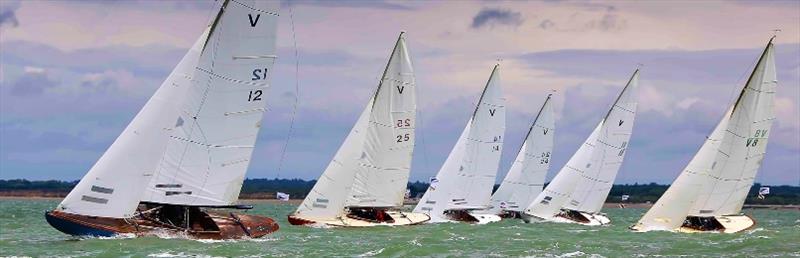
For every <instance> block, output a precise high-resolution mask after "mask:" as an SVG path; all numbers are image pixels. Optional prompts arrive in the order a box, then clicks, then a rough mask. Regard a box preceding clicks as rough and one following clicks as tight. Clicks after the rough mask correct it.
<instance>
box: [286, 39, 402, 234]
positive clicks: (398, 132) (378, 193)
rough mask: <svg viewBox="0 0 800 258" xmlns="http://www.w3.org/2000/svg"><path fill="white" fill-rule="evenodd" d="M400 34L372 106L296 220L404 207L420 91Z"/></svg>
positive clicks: (348, 137)
mask: <svg viewBox="0 0 800 258" xmlns="http://www.w3.org/2000/svg"><path fill="white" fill-rule="evenodd" d="M414 81H415V79H414V72H413V69H412V65H411V58H410V55H409V53H408V49H407V47H406V42H405V34H404V33H401V34H400V37H399V38H398V40H397V43H396V44H395V47H394V50H393V51H392V54H391V56H390V57H389V62H388V64H387V66H386V70H385V71H384V74H383V77H382V79H381V81H380V83H379V85H378V89H377V90H376V92H375V94H374V95H373V97H372V98H371V99H370V101H369V104H368V105H367V107H366V108H365V109H364V111H363V112H362V113H361V116H360V117H359V119H358V122H356V124H355V126H354V127H353V129H352V130H351V131H350V134H349V135H348V136H347V138H346V139H345V141H344V143H342V145H341V147H340V148H339V150H338V151H337V153H336V155H335V156H334V158H333V160H332V161H331V162H330V164H329V165H328V167H327V168H326V169H325V172H323V174H322V176H321V177H320V178H319V180H318V181H317V183H316V184H315V185H314V188H312V190H311V192H310V193H309V194H308V196H307V197H306V199H305V200H303V203H302V204H301V205H300V207H298V209H297V212H296V213H295V215H297V216H302V217H303V218H307V219H333V218H337V217H339V216H341V215H342V213H343V212H344V208H345V207H347V206H368V207H393V206H401V205H402V202H403V197H404V194H405V187H406V184H407V182H408V176H409V169H410V166H411V156H412V151H413V148H414V139H415V137H414V127H415V125H416V87H415V82H414Z"/></svg>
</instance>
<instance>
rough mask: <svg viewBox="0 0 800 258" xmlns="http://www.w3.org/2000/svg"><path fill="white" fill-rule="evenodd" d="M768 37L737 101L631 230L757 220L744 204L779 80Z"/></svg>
mask: <svg viewBox="0 0 800 258" xmlns="http://www.w3.org/2000/svg"><path fill="white" fill-rule="evenodd" d="M772 39H774V37H773V38H771V39H770V40H769V43H767V46H766V48H764V51H763V53H762V54H761V57H760V58H759V60H758V63H757V64H756V66H755V68H754V69H753V73H752V74H751V75H750V78H749V79H748V80H747V83H746V84H745V85H744V88H743V89H742V90H741V92H740V94H739V97H738V98H737V99H736V103H734V104H733V105H732V106H731V107H730V108H729V109H728V111H727V112H726V113H725V115H724V116H723V117H722V120H721V121H720V122H719V123H718V124H717V126H716V127H715V128H714V131H712V132H711V135H709V136H708V139H706V141H705V143H704V144H703V146H702V147H700V150H698V151H697V154H695V156H694V158H692V160H691V161H690V162H689V164H688V165H687V166H686V168H685V169H684V170H683V172H681V174H680V175H679V176H678V178H677V179H675V182H673V183H672V185H671V186H670V187H669V189H667V191H666V192H665V193H664V195H662V196H661V198H659V199H658V201H657V202H656V203H655V204H654V205H653V207H652V208H650V210H648V211H647V213H646V214H645V215H644V216H643V217H642V218H641V219H640V220H639V222H637V223H636V224H635V225H633V226H632V227H631V229H632V230H634V231H651V230H668V231H678V232H724V233H735V232H740V231H742V230H746V229H748V228H751V227H753V226H754V225H755V221H754V220H753V219H752V218H751V217H749V216H747V215H745V214H742V205H744V201H745V198H747V193H748V192H749V191H750V187H751V186H752V185H753V181H754V180H755V176H756V173H757V172H758V168H759V167H760V166H761V162H762V161H763V160H764V155H765V154H766V148H767V140H768V132H769V130H770V127H772V122H773V121H774V120H775V116H774V111H773V108H774V102H773V100H774V98H775V91H776V89H777V87H778V80H777V74H776V71H775V53H774V52H775V50H774V47H773V44H772Z"/></svg>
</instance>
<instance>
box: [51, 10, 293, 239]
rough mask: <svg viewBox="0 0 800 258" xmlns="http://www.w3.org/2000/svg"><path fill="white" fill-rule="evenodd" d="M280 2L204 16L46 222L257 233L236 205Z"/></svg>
mask: <svg viewBox="0 0 800 258" xmlns="http://www.w3.org/2000/svg"><path fill="white" fill-rule="evenodd" d="M278 7H279V4H278V3H277V2H267V1H257V0H228V1H225V2H224V3H222V5H221V7H220V9H219V11H218V13H217V15H216V17H215V18H214V19H213V22H212V23H211V24H210V25H209V26H208V28H207V29H206V31H205V32H204V33H203V35H202V36H201V37H200V38H199V39H198V40H197V41H196V42H195V43H194V45H193V46H192V47H191V49H189V51H188V53H187V54H186V55H185V56H184V57H183V59H182V60H181V61H180V63H179V64H178V65H177V66H176V67H175V69H174V70H173V71H172V73H171V74H170V75H169V76H168V77H167V79H166V80H165V81H164V83H163V84H162V85H161V87H159V89H158V90H157V91H156V93H155V94H154V95H153V96H152V97H151V98H150V100H149V101H148V102H147V103H146V104H145V105H144V107H143V108H142V110H141V111H140V112H139V113H138V114H137V115H136V117H134V118H133V120H132V121H131V123H130V124H129V125H128V127H127V128H125V130H124V131H123V132H122V134H120V136H119V137H118V138H117V139H116V141H114V143H113V144H112V145H111V147H109V149H108V150H107V151H106V152H105V153H104V154H103V156H102V157H100V159H99V160H98V161H97V163H95V165H94V166H93V167H92V168H91V169H90V170H89V172H88V173H87V174H86V175H85V176H84V177H83V179H81V181H80V182H79V183H78V185H77V186H75V188H74V189H73V190H72V191H71V192H70V193H69V194H68V195H67V197H66V198H65V199H64V200H63V201H62V202H61V203H60V204H59V205H58V207H57V208H56V209H55V210H53V211H50V212H47V213H46V216H45V217H46V219H47V222H48V223H50V225H51V226H53V227H54V228H56V229H58V230H60V231H62V232H64V233H67V234H71V235H79V236H112V235H116V234H124V233H132V234H136V235H150V234H154V233H156V232H159V233H160V232H166V233H175V234H186V235H188V236H189V237H194V238H210V239H229V238H244V237H251V238H254V237H261V236H264V235H266V234H269V233H271V232H274V231H276V230H278V224H277V223H275V221H273V220H272V219H270V218H267V217H262V216H256V215H245V214H236V213H233V212H224V211H222V210H219V211H213V210H215V209H230V208H233V209H243V208H249V207H246V206H241V205H237V204H236V203H237V200H238V196H239V192H240V191H241V187H242V182H243V180H244V177H245V173H246V172H247V167H248V166H249V164H250V159H251V155H252V151H253V147H254V144H255V141H256V136H257V135H258V131H259V129H260V127H261V119H262V117H263V113H264V111H265V110H266V101H265V100H264V99H266V95H265V93H266V92H265V91H266V89H267V88H268V86H269V81H270V79H271V73H272V66H273V64H274V62H275V58H276V56H275V44H276V31H277V18H278V13H277V10H278Z"/></svg>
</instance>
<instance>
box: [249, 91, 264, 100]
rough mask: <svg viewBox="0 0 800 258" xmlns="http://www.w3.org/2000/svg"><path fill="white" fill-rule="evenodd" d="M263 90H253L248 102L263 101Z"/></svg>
mask: <svg viewBox="0 0 800 258" xmlns="http://www.w3.org/2000/svg"><path fill="white" fill-rule="evenodd" d="M261 94H262V91H261V90H251V91H250V96H247V101H259V100H261Z"/></svg>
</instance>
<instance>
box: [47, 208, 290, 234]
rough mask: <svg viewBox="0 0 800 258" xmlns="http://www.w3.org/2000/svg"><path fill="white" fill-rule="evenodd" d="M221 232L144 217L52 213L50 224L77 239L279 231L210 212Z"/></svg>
mask: <svg viewBox="0 0 800 258" xmlns="http://www.w3.org/2000/svg"><path fill="white" fill-rule="evenodd" d="M207 215H208V216H209V217H210V219H211V220H213V223H214V224H215V226H216V228H218V230H198V229H186V228H181V227H176V226H173V225H167V224H164V223H159V222H157V221H153V220H149V219H146V218H142V217H134V218H126V219H120V218H106V217H95V216H85V215H78V214H71V213H66V212H61V211H50V212H47V213H46V214H45V218H46V219H47V222H48V223H50V225H51V226H53V227H54V228H55V229H57V230H59V231H61V232H64V233H66V234H70V235H75V236H115V235H120V234H131V235H135V236H148V235H156V234H160V233H167V234H175V235H186V236H188V237H191V238H198V239H240V238H258V237H263V236H265V235H267V234H269V233H272V232H275V231H277V230H278V228H279V227H278V223H276V222H275V221H274V220H273V219H271V218H267V217H262V216H256V215H245V214H234V213H228V214H225V213H218V212H207Z"/></svg>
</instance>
